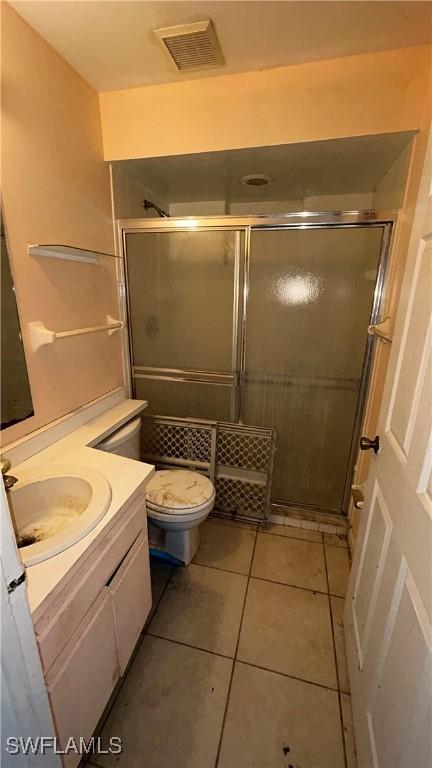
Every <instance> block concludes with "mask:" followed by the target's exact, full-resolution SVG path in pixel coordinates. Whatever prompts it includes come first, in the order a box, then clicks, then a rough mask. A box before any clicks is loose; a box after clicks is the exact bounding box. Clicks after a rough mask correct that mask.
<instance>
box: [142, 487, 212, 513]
mask: <svg viewBox="0 0 432 768" xmlns="http://www.w3.org/2000/svg"><path fill="white" fill-rule="evenodd" d="M214 498H215V494H214V493H213V496H211V497H210V498H209V499H208V501H205V502H204V503H203V504H199V505H198V506H196V507H185V508H184V509H176V508H175V507H168V506H166V507H164V506H160V505H159V504H154V502H152V501H149V500H148V499H147V502H146V504H147V509H150V510H151V511H152V512H158V513H159V514H160V515H173V516H174V517H176V518H177V517H179V516H182V515H184V516H185V517H186V516H187V515H193V514H195V513H197V512H204V510H206V509H207V507H208V505H209V503H213V501H214Z"/></svg>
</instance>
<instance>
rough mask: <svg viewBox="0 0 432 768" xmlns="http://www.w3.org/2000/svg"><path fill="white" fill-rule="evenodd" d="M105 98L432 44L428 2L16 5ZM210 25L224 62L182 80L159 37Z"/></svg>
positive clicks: (45, 1)
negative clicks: (170, 30)
mask: <svg viewBox="0 0 432 768" xmlns="http://www.w3.org/2000/svg"><path fill="white" fill-rule="evenodd" d="M10 4H11V5H12V6H13V7H14V8H15V10H16V11H17V12H18V13H19V14H20V15H21V16H22V17H23V18H24V19H26V21H28V23H29V24H30V25H31V26H32V27H34V29H35V30H37V32H39V33H40V34H41V35H42V37H43V38H45V40H47V41H48V43H50V44H51V45H52V46H53V47H54V48H55V49H56V50H57V51H58V53H60V55H61V56H63V58H64V59H66V61H68V62H69V63H70V64H71V65H72V67H74V69H76V71H77V72H79V73H80V74H81V75H82V76H83V77H84V78H85V79H86V80H87V81H88V82H89V83H90V84H91V85H93V86H94V87H95V88H96V89H97V90H98V91H109V90H115V89H120V88H135V87H138V86H143V85H151V84H156V83H168V82H178V81H182V80H188V79H195V78H199V77H209V76H214V75H220V74H232V73H235V72H246V71H253V70H260V69H268V68H270V67H277V66H283V65H287V64H298V63H301V62H307V61H316V60H319V59H329V58H334V57H339V56H350V55H353V54H357V53H365V52H370V51H378V50H385V49H389V48H400V47H405V46H412V45H421V44H424V43H427V42H429V41H430V40H431V31H432V19H431V14H432V4H431V3H430V2H415V1H413V2H399V1H398V2H393V1H392V0H388V1H386V2H363V0H337V1H336V2H327V1H326V0H321V1H319V2H314V1H313V0H309V1H305V0H303V1H302V2H290V1H289V0H285V1H284V0H280V1H279V2H273V0H258V1H256V0H254V1H253V2H250V1H249V0H240V1H238V0H227V1H226V0H224V1H222V2H199V0H195V2H181V1H179V2H177V1H175V2H163V0H161V1H157V2H141V0H132V1H131V2H130V1H129V0H114V1H113V0H108V2H106V1H105V0H16V1H12V2H11V3H10ZM206 18H210V19H212V20H213V22H214V24H215V27H216V31H217V34H218V37H219V40H220V43H221V46H222V51H223V54H224V57H225V65H224V66H221V67H217V68H215V69H211V70H206V71H200V72H196V73H194V72H188V73H182V74H180V73H179V72H177V70H176V69H175V67H174V65H173V64H172V63H171V62H170V59H169V57H168V55H167V53H166V52H165V51H164V50H163V49H162V47H161V45H160V43H159V42H158V40H157V39H156V36H155V35H154V32H153V30H154V29H155V28H157V27H164V26H170V25H173V24H184V23H188V22H191V21H199V20H202V19H206Z"/></svg>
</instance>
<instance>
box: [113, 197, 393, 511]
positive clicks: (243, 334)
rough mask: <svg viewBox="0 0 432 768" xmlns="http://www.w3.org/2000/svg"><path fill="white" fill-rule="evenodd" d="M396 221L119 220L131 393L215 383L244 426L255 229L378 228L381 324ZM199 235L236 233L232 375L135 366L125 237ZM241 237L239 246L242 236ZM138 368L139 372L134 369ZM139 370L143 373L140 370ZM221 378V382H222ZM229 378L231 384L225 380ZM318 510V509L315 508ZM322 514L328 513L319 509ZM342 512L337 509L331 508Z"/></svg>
mask: <svg viewBox="0 0 432 768" xmlns="http://www.w3.org/2000/svg"><path fill="white" fill-rule="evenodd" d="M396 220H397V212H396V211H382V210H376V211H374V210H372V211H348V212H344V211H338V212H324V213H323V212H316V213H315V212H301V213H289V214H281V215H262V216H261V215H258V216H256V215H251V216H230V215H226V216H203V217H180V218H164V219H150V218H146V219H120V220H118V222H117V249H118V254H119V255H120V257H121V265H120V274H119V286H120V305H121V310H122V314H123V317H122V320H123V321H124V324H125V328H126V329H127V337H128V349H129V356H128V360H127V361H125V370H126V374H127V376H128V384H129V388H130V389H129V391H130V392H133V379H134V378H135V377H136V378H151V379H157V380H166V379H168V380H170V381H183V382H187V381H195V382H199V383H203V384H204V383H205V384H219V385H221V384H222V385H224V386H230V387H231V388H232V396H231V414H230V418H231V420H232V421H233V422H238V423H240V424H242V423H243V411H244V388H245V372H246V356H247V323H248V296H249V289H250V276H249V269H250V252H251V234H252V232H253V231H254V230H260V231H262V230H266V229H268V230H274V229H328V228H331V229H349V228H357V227H382V228H383V238H382V242H381V252H380V257H379V261H378V272H377V279H376V283H375V289H374V298H373V305H372V311H371V316H370V320H369V323H370V324H376V323H378V322H379V320H380V311H381V305H382V298H383V294H384V284H385V276H386V270H387V266H388V261H389V253H390V248H391V243H392V234H393V232H394V225H395V222H396ZM199 231H235V232H236V233H237V236H236V243H235V263H234V285H233V333H232V371H231V375H227V374H221V372H217V371H212V372H208V371H206V372H203V371H188V370H179V369H168V368H167V369H152V368H144V367H142V366H133V350H132V335H131V328H130V323H129V318H130V306H129V290H128V282H127V280H128V276H127V251H126V237H127V235H128V234H138V233H144V232H154V233H155V232H156V233H162V232H199ZM242 234H243V248H241V237H242ZM376 343H377V339H376V337H374V336H370V335H369V336H368V339H367V343H366V349H365V355H364V360H363V369H362V376H361V380H360V388H359V396H358V401H357V409H356V415H355V423H354V429H353V435H352V440H351V447H350V454H349V461H348V469H347V474H346V482H345V488H344V495H343V502H342V513H344V514H347V510H348V505H349V499H350V494H351V482H352V475H353V471H354V464H355V460H356V456H357V452H358V440H359V436H360V429H361V425H362V420H363V415H364V410H365V405H366V400H367V394H368V387H369V381H370V376H371V371H372V362H373V352H374V348H375V344H376ZM137 369H140V370H137ZM140 371H141V372H140ZM223 378H224V379H225V381H223ZM228 379H229V381H228ZM277 503H284V504H286V505H287V506H296V507H301V506H305V508H306V509H308V508H309V509H310V507H307V505H301V504H299V503H296V502H294V501H287V502H277ZM314 509H319V507H314ZM322 511H330V510H328V509H327V510H324V508H323V510H322ZM331 511H337V512H339V513H340V511H341V510H331Z"/></svg>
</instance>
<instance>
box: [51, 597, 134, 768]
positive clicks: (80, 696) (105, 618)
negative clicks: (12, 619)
mask: <svg viewBox="0 0 432 768" xmlns="http://www.w3.org/2000/svg"><path fill="white" fill-rule="evenodd" d="M118 679H119V670H118V661H117V653H116V645H115V636H114V627H113V619H112V606H111V595H110V592H109V589H107V588H104V589H103V590H102V592H101V593H100V595H99V597H98V598H97V599H96V601H95V602H94V603H93V605H92V607H91V608H90V610H89V611H88V613H87V614H86V615H85V617H84V619H83V621H82V622H81V624H80V625H79V626H78V627H77V629H76V631H75V632H74V634H73V636H72V638H71V640H70V641H69V642H68V644H67V645H66V646H65V648H64V649H63V651H62V653H61V654H60V656H59V657H58V658H57V661H56V662H55V664H54V665H53V666H52V668H51V670H50V672H49V674H48V675H47V678H46V682H47V688H48V694H49V697H50V701H51V707H52V711H53V715H54V720H55V724H56V730H57V735H58V737H59V739H60V743H61V745H62V747H63V748H64V746H65V744H66V743H67V741H68V738H69V737H70V736H73V737H74V738H75V739H76V741H77V743H79V738H80V736H81V737H83V738H84V739H89V738H90V737H91V735H92V734H93V731H94V729H95V727H96V725H97V723H98V720H99V718H100V716H101V715H102V712H103V710H104V708H105V706H106V704H107V702H108V699H109V697H110V695H111V693H112V690H113V688H114V686H115V684H116V682H117V680H118ZM63 760H64V765H65V766H66V767H67V768H73V767H74V766H76V765H77V764H78V763H79V761H80V756H79V755H76V754H73V753H70V754H69V755H66V756H65V757H64V758H63Z"/></svg>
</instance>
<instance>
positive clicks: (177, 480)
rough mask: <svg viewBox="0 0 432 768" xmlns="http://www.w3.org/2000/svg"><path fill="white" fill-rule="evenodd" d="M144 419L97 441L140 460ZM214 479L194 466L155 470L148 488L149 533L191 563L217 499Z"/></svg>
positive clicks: (169, 551)
mask: <svg viewBox="0 0 432 768" xmlns="http://www.w3.org/2000/svg"><path fill="white" fill-rule="evenodd" d="M140 430H141V419H140V418H136V419H132V420H131V421H129V422H128V423H127V424H125V426H124V427H121V428H120V429H118V430H117V431H116V432H114V433H113V434H112V435H110V436H109V437H108V438H106V440H103V441H102V442H101V443H99V444H98V445H97V448H99V449H100V450H102V451H107V452H108V453H116V454H117V455H119V456H125V457H127V458H130V459H136V460H137V461H139V460H140ZM215 496H216V494H215V488H214V485H213V483H212V482H211V480H209V478H208V477H206V476H205V475H202V474H201V473H200V472H196V471H194V470H190V469H162V470H158V471H156V472H155V474H154V476H153V477H152V479H151V480H150V482H149V483H148V485H147V488H146V507H147V517H148V519H149V537H150V539H157V548H158V549H160V550H162V551H163V552H166V553H167V554H169V555H171V556H172V557H174V558H175V559H176V560H179V561H180V562H181V563H184V564H185V565H188V564H189V563H190V562H191V560H192V559H193V556H194V555H195V552H196V551H197V549H198V546H199V542H200V536H199V526H200V525H201V523H203V522H204V520H205V519H206V518H207V517H208V515H209V514H210V512H211V511H212V509H213V507H214V503H215Z"/></svg>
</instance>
